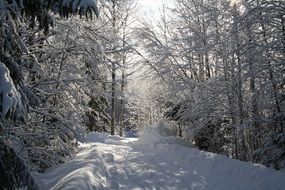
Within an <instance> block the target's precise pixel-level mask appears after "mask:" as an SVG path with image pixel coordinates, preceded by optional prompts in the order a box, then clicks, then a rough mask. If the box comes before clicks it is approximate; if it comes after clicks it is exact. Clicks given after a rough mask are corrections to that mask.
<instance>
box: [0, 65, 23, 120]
mask: <svg viewBox="0 0 285 190" xmlns="http://www.w3.org/2000/svg"><path fill="white" fill-rule="evenodd" d="M0 101H2V102H0V105H2V108H1V112H2V113H1V112H0V118H1V115H2V116H3V117H5V116H6V114H7V112H8V111H9V110H12V109H16V106H17V105H18V104H19V102H20V101H21V100H20V95H19V93H18V92H17V90H16V88H15V86H14V83H13V81H12V79H11V77H10V72H9V70H8V68H7V67H6V66H5V65H4V64H3V63H0Z"/></svg>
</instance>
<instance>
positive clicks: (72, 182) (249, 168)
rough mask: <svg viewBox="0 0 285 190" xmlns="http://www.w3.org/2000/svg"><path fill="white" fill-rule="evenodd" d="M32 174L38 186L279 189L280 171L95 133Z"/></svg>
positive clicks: (165, 142)
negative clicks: (70, 156) (73, 152)
mask: <svg viewBox="0 0 285 190" xmlns="http://www.w3.org/2000/svg"><path fill="white" fill-rule="evenodd" d="M95 138H97V140H98V139H99V142H93V143H91V144H89V145H88V144H83V145H82V146H84V147H85V148H84V150H82V151H81V152H80V153H79V154H78V155H77V157H76V158H75V159H74V160H73V161H70V162H68V163H66V164H63V165H61V166H59V167H56V168H53V169H51V170H49V171H48V172H47V173H46V174H41V175H39V176H38V177H37V178H38V180H39V182H40V184H41V186H42V188H43V189H86V190H88V189H112V190H113V189H114V190H116V189H122V190H131V189H149V190H156V189H157V190H160V189H161V190H167V189H169V190H171V189H173V190H183V189H185V190H186V189H197V190H199V189H203V190H207V189H211V190H215V189H217V190H223V189H225V190H228V189H232V190H234V189H240V190H247V189H249V190H250V189H258V190H262V189H264V190H267V189H276V190H277V189H280V190H281V189H284V187H285V175H284V174H282V173H280V172H277V171H275V170H272V169H268V168H265V167H263V166H260V165H253V164H250V163H245V162H240V161H237V160H232V159H229V158H226V157H224V156H220V155H216V154H212V153H207V152H202V151H199V150H196V149H194V148H191V147H185V146H181V145H177V144H173V143H172V142H173V139H160V140H157V141H151V140H150V139H148V138H145V139H141V140H138V142H132V141H134V140H136V139H124V138H120V137H117V136H113V137H107V136H106V137H102V136H101V137H100V135H99V136H98V137H95Z"/></svg>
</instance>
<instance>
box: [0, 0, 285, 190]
mask: <svg viewBox="0 0 285 190" xmlns="http://www.w3.org/2000/svg"><path fill="white" fill-rule="evenodd" d="M140 1H141V0H45V1H43V0H0V189H17V188H21V187H28V189H40V188H39V186H38V184H37V182H36V179H35V178H34V176H33V174H34V173H44V172H45V171H47V170H48V169H49V168H52V167H54V166H57V165H61V164H64V163H66V162H67V161H68V160H70V159H72V158H74V157H75V156H76V154H78V152H80V148H78V146H79V144H80V142H83V141H84V139H86V135H87V134H90V133H93V132H100V133H102V134H106V133H108V134H110V135H119V136H121V137H124V136H128V134H130V133H132V134H133V135H136V134H140V133H141V132H142V131H144V130H147V128H149V126H152V125H155V124H156V123H167V125H169V126H171V127H169V129H168V130H169V131H171V132H172V133H174V135H176V136H177V138H178V139H180V140H183V141H185V142H187V143H188V144H190V145H191V146H193V147H196V148H198V149H200V150H202V151H206V152H211V153H215V154H219V155H224V156H226V157H228V158H231V159H237V160H240V161H244V162H249V163H257V164H262V165H264V166H266V167H269V168H272V169H274V170H282V169H283V168H284V167H285V90H284V89H285V2H284V1H283V0H237V1H233V0H171V6H167V5H166V4H165V5H162V6H161V7H160V8H159V13H158V14H159V16H158V18H150V17H145V15H144V13H143V12H142V11H140V8H141V7H142V4H140ZM147 2H148V3H149V4H151V2H152V1H147ZM161 2H162V3H163V2H166V1H163V0H161ZM167 2H168V1H167ZM173 131H174V132H173ZM189 164H190V163H189ZM107 189H108V188H107ZM110 189H114V188H110ZM115 189H116V188H115ZM146 189H147V188H146ZM174 189H175V188H174ZM201 189H202V188H201Z"/></svg>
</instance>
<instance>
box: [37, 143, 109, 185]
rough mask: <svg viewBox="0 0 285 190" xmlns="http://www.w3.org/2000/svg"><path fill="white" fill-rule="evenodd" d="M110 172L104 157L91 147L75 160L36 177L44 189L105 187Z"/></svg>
mask: <svg viewBox="0 0 285 190" xmlns="http://www.w3.org/2000/svg"><path fill="white" fill-rule="evenodd" d="M106 177H108V172H107V169H106V166H105V164H104V157H103V155H100V154H99V153H98V151H96V147H91V148H89V149H87V150H84V151H82V152H81V153H79V154H78V155H77V157H76V159H74V160H73V161H70V162H68V163H65V164H62V165H60V166H58V167H54V168H51V169H49V170H48V171H46V172H45V173H44V174H39V175H38V176H37V177H36V178H37V180H38V182H39V184H41V187H42V189H43V190H50V189H54V190H56V189H69V190H72V189H74V190H77V189H86V190H88V189H103V188H104V185H106V183H107V180H106Z"/></svg>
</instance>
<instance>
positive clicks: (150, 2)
mask: <svg viewBox="0 0 285 190" xmlns="http://www.w3.org/2000/svg"><path fill="white" fill-rule="evenodd" d="M163 5H165V6H166V7H171V6H173V5H174V0H138V7H139V11H140V12H141V14H143V15H146V16H148V17H159V15H160V10H161V8H162V6H163Z"/></svg>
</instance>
